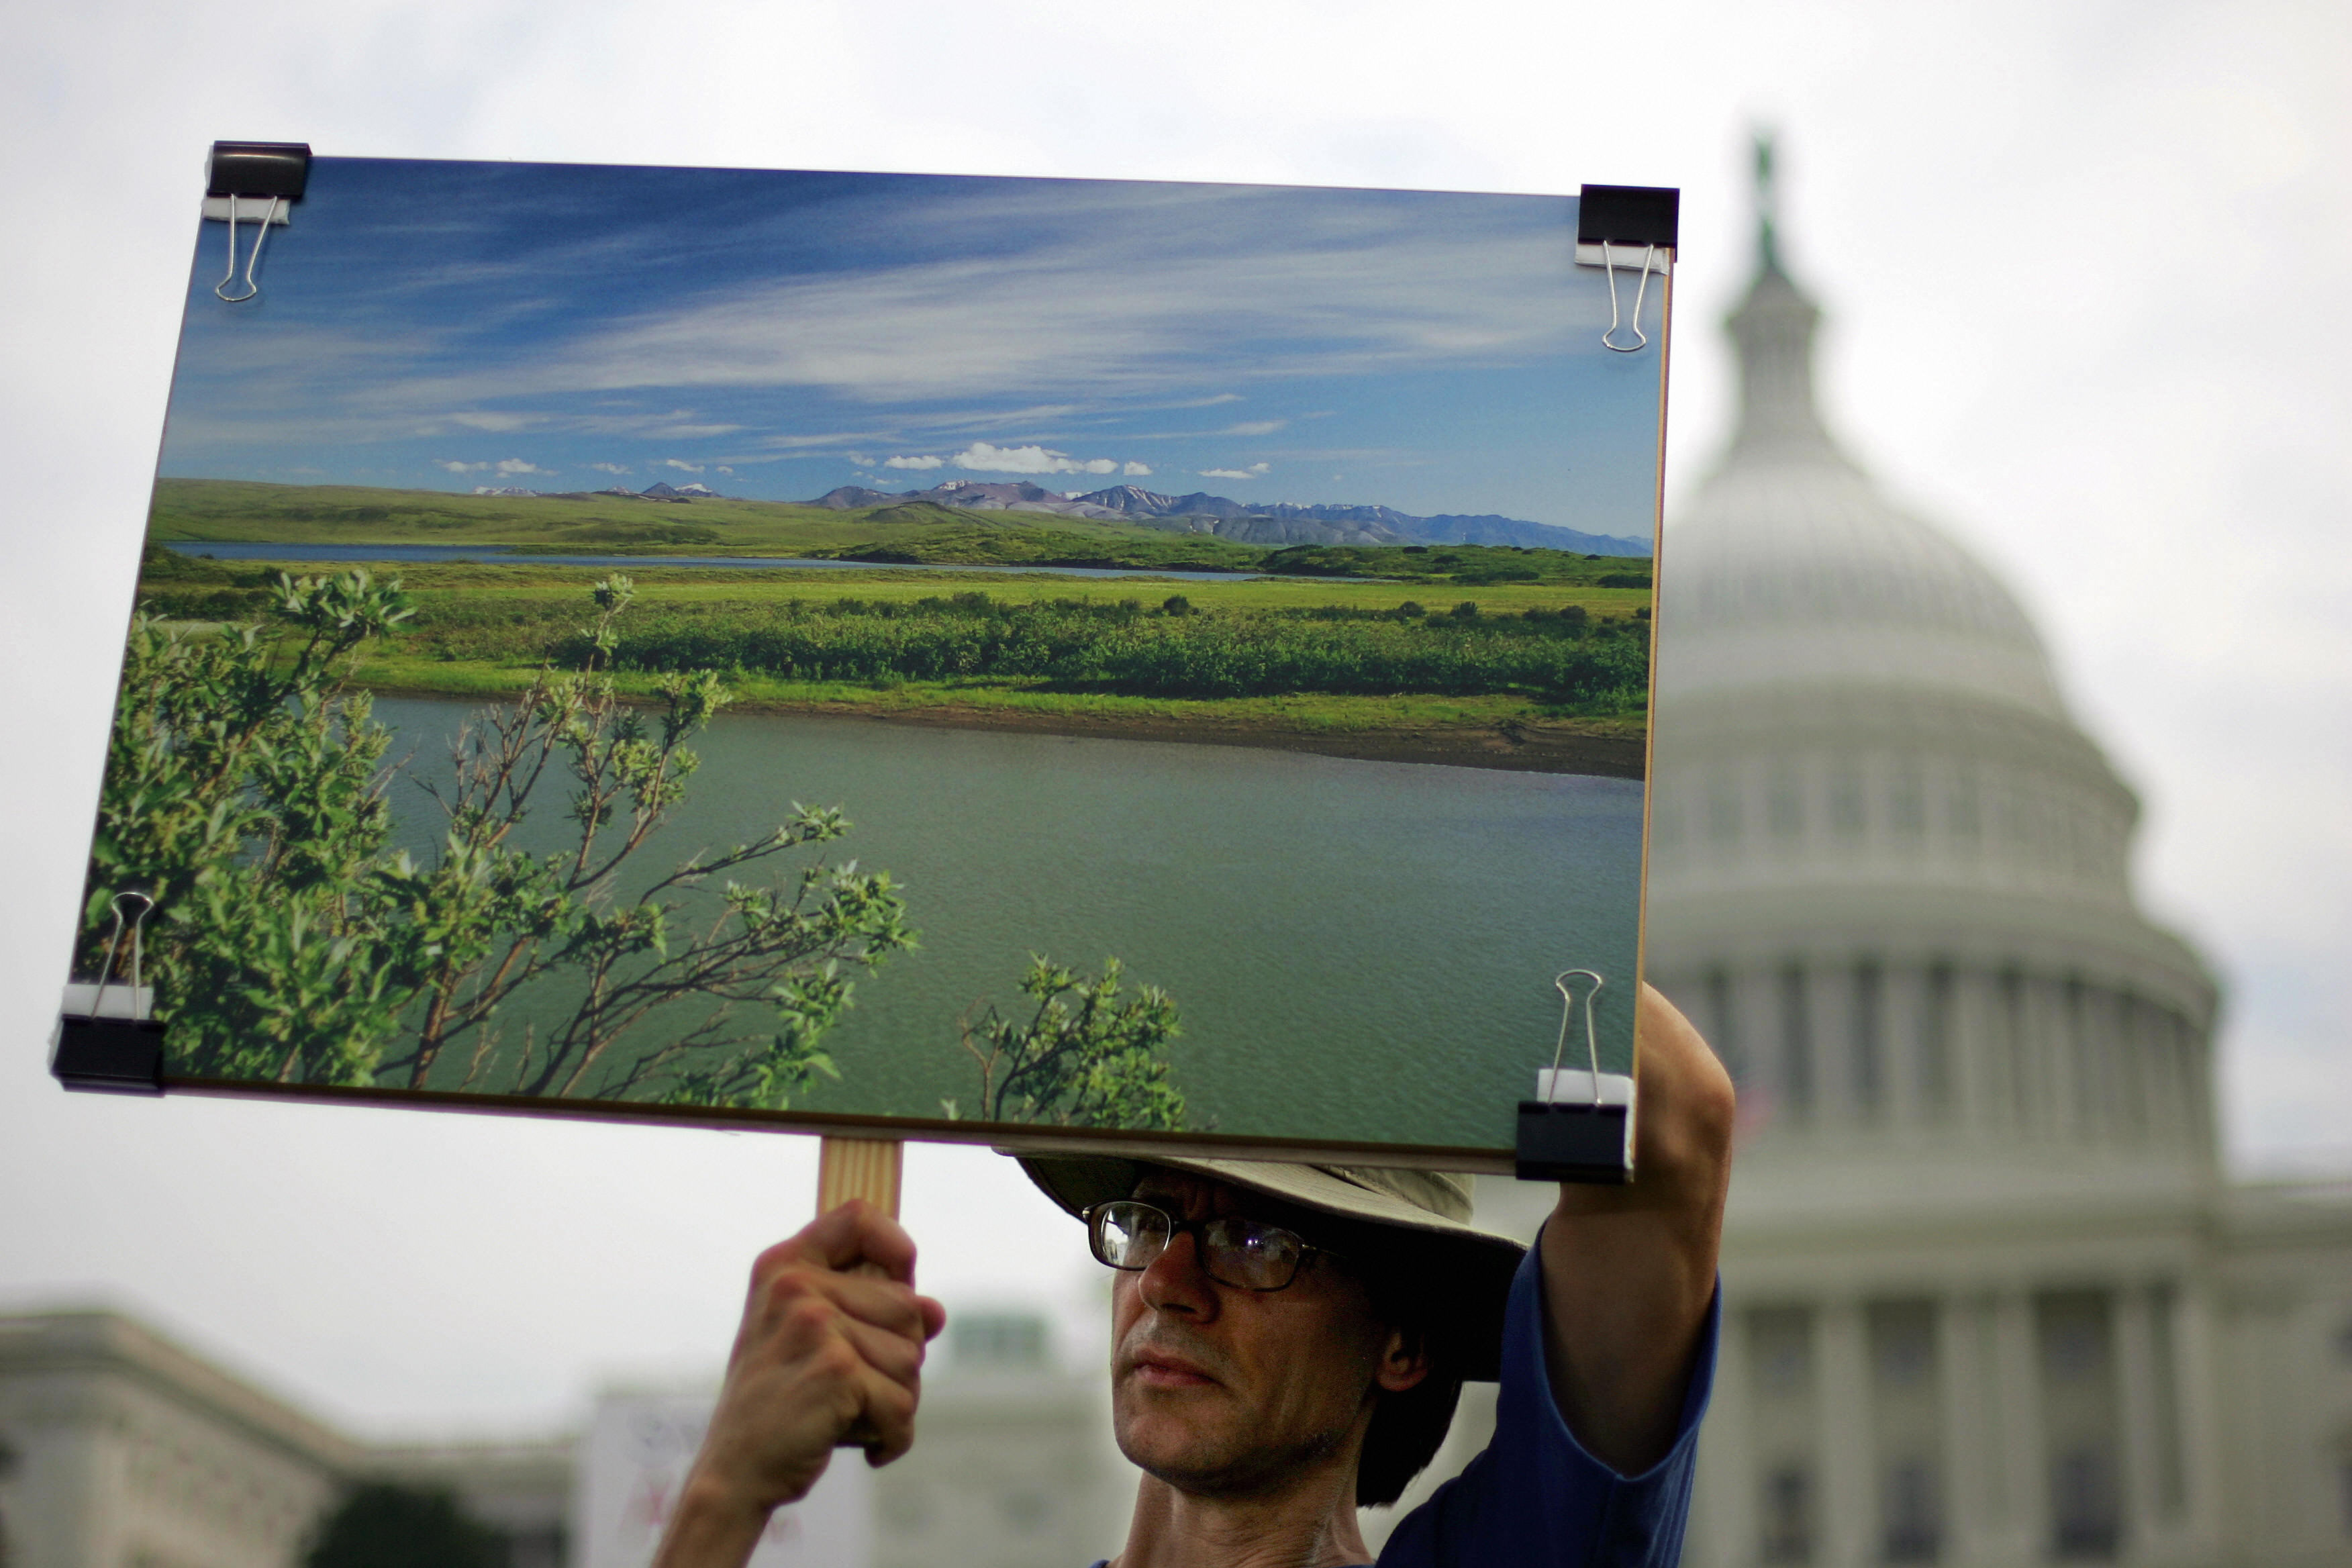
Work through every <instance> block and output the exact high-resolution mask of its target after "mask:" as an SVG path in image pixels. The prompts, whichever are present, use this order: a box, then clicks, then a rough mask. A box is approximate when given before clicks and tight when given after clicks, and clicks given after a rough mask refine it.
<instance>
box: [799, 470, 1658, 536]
mask: <svg viewBox="0 0 2352 1568" xmlns="http://www.w3.org/2000/svg"><path fill="white" fill-rule="evenodd" d="M909 501H929V502H930V503H932V504H933V505H936V506H951V507H960V508H961V509H963V510H967V511H1038V512H1048V513H1053V514H1055V515H1058V516H1063V517H1088V518H1094V519H1097V520H1098V521H1108V522H1131V523H1139V524H1141V525H1142V526H1144V527H1146V528H1163V529H1166V530H1168V531H1171V532H1174V533H1213V534H1215V535H1217V536H1218V537H1219V538H1221V539H1231V540H1234V541H1237V542H1241V543H1244V544H1517V545H1527V546H1532V547H1534V548H1537V549H1541V550H1569V551H1574V552H1578V553H1580V554H1587V555H1647V554H1649V553H1650V542H1649V541H1648V540H1646V539H1626V538H1622V537H1620V536H1618V535H1616V534H1609V533H1586V532H1583V531H1580V530H1578V529H1573V528H1561V527H1559V526H1557V525H1555V524H1552V523H1546V522H1528V521H1526V520H1524V519H1521V518H1515V517H1497V516H1494V515H1491V514H1482V515H1478V516H1466V515H1462V514H1456V513H1445V514H1441V515H1438V516H1434V517H1415V516H1413V515H1412V513H1410V512H1402V511H1398V510H1395V509H1393V508H1391V507H1385V506H1331V505H1318V506H1301V505H1298V504H1297V503H1296V502H1292V501H1272V502H1263V503H1258V504H1255V505H1251V504H1245V503H1244V502H1241V501H1237V500H1233V499H1232V498H1230V497H1228V496H1215V495H1211V494H1209V493H1208V492H1207V491H1205V490H1195V491H1194V492H1192V494H1191V495H1181V496H1171V495H1162V494H1160V492H1159V491H1157V490H1147V489H1142V488H1140V487H1139V486H1136V485H1113V486H1111V487H1110V488H1109V489H1100V490H1090V491H1088V492H1087V493H1086V494H1084V495H1064V494H1063V493H1061V492H1060V491H1058V490H1049V489H1045V488H1044V487H1043V486H1041V485H1034V484H1029V483H1027V482H1025V481H1020V482H1013V483H993V482H990V481H985V480H980V479H950V480H949V481H948V482H947V483H945V484H942V485H936V486H933V487H932V488H931V489H927V490H900V491H895V492H894V491H890V490H877V489H868V488H867V487H866V486H864V485H843V486H842V487H841V488H840V489H834V490H828V491H826V492H825V493H824V495H821V496H819V497H817V498H816V499H815V500H812V501H809V502H807V503H805V504H807V505H810V506H821V507H828V508H831V509H832V510H835V511H849V510H855V509H856V508H860V507H869V506H892V505H903V504H905V503H907V502H909Z"/></svg>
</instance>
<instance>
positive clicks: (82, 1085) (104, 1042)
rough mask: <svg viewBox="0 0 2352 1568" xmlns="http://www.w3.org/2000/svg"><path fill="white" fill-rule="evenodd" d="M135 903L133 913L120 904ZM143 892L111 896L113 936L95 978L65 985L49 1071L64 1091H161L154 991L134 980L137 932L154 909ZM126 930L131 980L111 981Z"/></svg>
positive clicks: (159, 1029) (160, 1049)
mask: <svg viewBox="0 0 2352 1568" xmlns="http://www.w3.org/2000/svg"><path fill="white" fill-rule="evenodd" d="M126 905H135V906H136V907H137V909H138V911H139V912H138V914H137V915H136V916H128V915H127V914H126V910H125V906H126ZM154 910H155V900H153V899H152V898H150V897H149V896H148V895H147V894H145V893H141V892H122V893H117V894H115V895H114V934H113V935H112V936H110V937H109V938H108V939H107V943H106V966H105V967H104V968H103V969H101V970H100V971H99V973H98V978H97V979H96V980H94V981H93V980H78V981H74V982H72V983H70V984H68V985H67V986H66V995H65V1006H64V1008H63V1009H62V1014H61V1016H59V1017H58V1047H57V1051H56V1054H54V1055H53V1056H51V1057H50V1058H49V1072H50V1074H51V1075H52V1076H53V1077H55V1078H56V1079H57V1080H58V1082H59V1083H61V1084H63V1085H65V1087H66V1088H68V1089H95V1090H98V1091H100V1092H101V1093H110V1094H161V1093H163V1025H161V1024H158V1023H156V1022H155V1021H154V1020H153V1019H152V1018H151V1017H150V1016H149V1015H150V1014H151V1013H152V1012H153V1011H154V1004H155V995H154V992H153V991H152V989H151V988H149V987H147V986H144V985H142V984H140V983H139V956H140V952H139V946H140V944H139V932H140V928H141V927H142V926H144V925H145V924H146V923H147V917H148V916H149V915H150V914H152V913H153V912H154ZM126 919H128V920H129V924H130V929H131V984H129V985H117V984H114V964H115V960H116V958H117V957H118V956H120V954H121V951H122V936H123V925H124V921H125V920H126Z"/></svg>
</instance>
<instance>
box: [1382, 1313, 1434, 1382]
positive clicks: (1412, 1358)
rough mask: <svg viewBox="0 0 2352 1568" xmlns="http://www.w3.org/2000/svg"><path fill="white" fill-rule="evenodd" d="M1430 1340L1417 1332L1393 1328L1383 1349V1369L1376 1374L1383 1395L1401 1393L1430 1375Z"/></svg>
mask: <svg viewBox="0 0 2352 1568" xmlns="http://www.w3.org/2000/svg"><path fill="white" fill-rule="evenodd" d="M1429 1372H1430V1366H1429V1339H1428V1336H1427V1335H1425V1334H1423V1333H1422V1332H1420V1331H1417V1330H1405V1329H1391V1330H1390V1331H1389V1338H1388V1343H1387V1344H1385V1345H1383V1346H1382V1347H1381V1364H1380V1369H1379V1371H1378V1372H1376V1373H1374V1374H1373V1379H1372V1381H1374V1382H1375V1383H1377V1384H1380V1385H1381V1392H1382V1393H1384V1394H1402V1393H1403V1392H1404V1391H1405V1390H1406V1389H1408V1388H1413V1387H1417V1386H1419V1384H1421V1382H1422V1381H1423V1379H1424V1378H1426V1377H1428V1376H1429Z"/></svg>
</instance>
